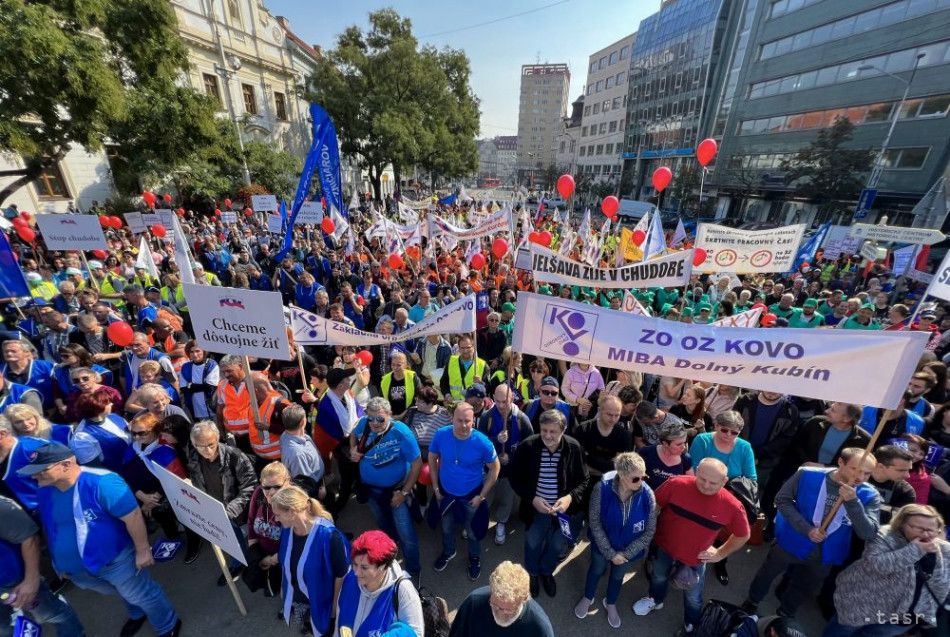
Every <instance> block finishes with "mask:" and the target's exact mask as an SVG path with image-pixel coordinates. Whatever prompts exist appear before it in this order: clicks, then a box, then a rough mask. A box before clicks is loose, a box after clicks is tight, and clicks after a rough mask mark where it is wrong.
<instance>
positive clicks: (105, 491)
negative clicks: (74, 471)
mask: <svg viewBox="0 0 950 637" xmlns="http://www.w3.org/2000/svg"><path fill="white" fill-rule="evenodd" d="M43 488H44V489H46V490H47V494H48V497H49V498H50V500H51V501H52V503H53V509H52V511H53V520H54V523H55V524H56V528H57V529H58V531H59V532H58V533H56V534H55V535H54V536H53V537H54V539H55V544H54V545H53V546H51V547H50V554H51V555H53V556H54V560H55V562H56V568H57V569H58V570H59V571H60V572H61V573H81V572H83V571H85V570H86V566H85V564H83V561H82V557H80V555H79V546H78V544H77V543H76V521H75V519H74V518H73V491H74V490H75V489H76V485H73V486H72V488H70V489H67V490H66V491H60V490H59V489H57V488H56V487H43ZM99 506H101V507H102V509H103V510H104V511H108V512H109V514H110V515H112V516H113V517H115V518H121V517H124V516H126V515H128V514H129V513H131V512H132V511H134V510H135V509H136V508H137V507H138V502H137V501H136V499H135V496H134V495H132V491H131V490H130V489H129V487H128V485H127V484H126V483H125V481H124V480H122V478H120V477H119V475H118V474H115V473H110V474H108V475H105V476H103V477H102V479H101V480H100V481H99ZM88 541H90V542H94V541H95V538H93V537H90V538H89V540H88ZM131 544H132V541H131V539H130V540H129V545H130V546H131Z"/></svg>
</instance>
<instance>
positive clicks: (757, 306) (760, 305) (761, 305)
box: [752, 301, 766, 310]
mask: <svg viewBox="0 0 950 637" xmlns="http://www.w3.org/2000/svg"><path fill="white" fill-rule="evenodd" d="M765 307H766V306H765V303H763V302H762V301H759V302H758V303H756V304H754V305H753V306H752V309H753V310H764V309H765Z"/></svg>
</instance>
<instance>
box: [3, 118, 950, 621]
mask: <svg viewBox="0 0 950 637" xmlns="http://www.w3.org/2000/svg"><path fill="white" fill-rule="evenodd" d="M311 113H312V116H313V127H314V130H313V139H314V143H313V147H312V148H311V152H310V155H309V156H308V157H307V161H306V162H305V164H304V167H303V174H302V175H301V179H300V185H299V186H298V189H297V192H296V195H295V197H294V199H293V200H292V201H286V202H285V201H278V199H277V198H276V197H274V196H273V195H255V196H254V197H253V198H249V199H248V200H247V201H244V200H238V199H237V198H235V199H234V200H231V199H227V200H226V201H222V202H220V203H219V204H218V205H219V206H220V208H219V209H215V210H210V211H208V210H192V209H186V208H185V207H184V206H177V205H176V203H175V198H174V196H173V195H171V194H167V195H163V196H161V198H159V195H156V194H155V193H152V192H145V193H143V195H142V200H141V204H140V207H139V209H138V210H135V211H131V212H129V213H128V214H127V215H125V216H124V217H121V218H120V217H118V216H108V215H97V214H82V213H74V214H32V213H30V212H25V211H24V212H19V213H18V215H17V216H15V217H13V218H12V220H11V223H10V224H8V225H9V228H8V229H7V231H5V232H4V233H3V234H2V235H0V264H2V269H0V288H2V289H0V303H2V306H3V312H4V314H3V317H4V325H3V326H2V332H0V334H2V351H3V368H2V375H0V477H2V479H0V529H2V531H0V575H2V579H0V592H2V595H0V602H2V603H0V635H4V636H5V635H11V634H17V635H24V634H38V633H36V632H34V633H30V632H29V631H31V630H33V631H35V630H38V629H39V628H42V630H43V631H44V634H46V633H45V631H46V630H47V629H50V630H55V632H56V634H57V635H60V636H63V635H69V636H74V635H84V634H92V633H91V632H88V629H85V628H84V627H83V620H82V619H81V617H80V616H81V615H82V614H83V608H82V604H84V603H85V604H88V603H89V601H88V600H89V599H91V597H90V595H100V596H101V595H105V596H111V597H117V598H121V600H122V602H123V604H124V608H125V609H126V610H127V616H122V617H108V619H107V621H108V622H109V626H110V628H109V630H110V631H111V632H112V633H114V632H116V631H118V632H119V634H121V635H123V636H126V637H128V636H131V635H134V634H136V633H138V631H139V630H140V629H142V627H143V626H144V624H146V623H148V624H149V625H150V627H151V630H152V631H153V632H154V634H156V635H162V636H172V635H179V634H189V632H188V631H189V620H188V618H187V616H186V615H185V612H184V611H185V608H186V607H187V606H188V604H190V602H189V600H188V599H186V598H184V596H182V595H180V594H179V593H178V592H177V591H176V588H175V587H174V586H169V585H168V581H169V580H168V579H165V580H163V582H164V583H163V582H159V578H157V577H153V575H152V573H153V572H156V571H162V572H166V573H172V574H174V575H173V576H174V578H179V577H180V578H184V579H189V580H196V579H200V580H201V581H202V582H204V580H207V582H205V583H204V584H202V586H204V585H207V586H208V587H211V588H209V590H211V589H213V588H216V586H215V579H216V580H217V582H216V584H217V586H220V587H227V590H228V591H229V594H230V596H231V597H232V598H233V601H234V604H235V606H236V608H237V611H235V612H238V613H240V614H241V615H245V614H247V612H248V610H249V609H250V610H252V611H253V610H254V609H258V608H260V607H261V606H263V605H266V608H267V612H268V613H269V614H270V616H271V619H272V622H273V624H274V629H275V630H277V629H281V628H280V626H281V625H286V626H289V627H290V628H289V629H286V630H292V631H293V632H295V633H297V634H301V633H302V634H313V635H339V636H340V637H352V636H353V635H363V636H371V635H373V636H375V635H379V636H387V637H399V636H403V635H405V636H409V637H411V636H415V637H425V636H427V635H429V636H432V637H439V636H448V635H452V636H454V637H462V636H466V635H475V634H476V633H478V636H479V637H484V635H486V634H487V635H541V636H548V635H555V634H558V633H559V632H560V631H561V630H564V631H566V630H567V628H566V625H564V624H563V621H565V620H564V619H563V618H562V619H561V620H560V621H558V622H553V623H552V621H551V620H550V619H549V618H548V615H549V614H552V613H553V612H554V611H553V609H554V604H553V603H552V600H553V599H555V598H557V600H558V604H559V605H560V606H563V607H566V608H568V609H569V611H568V614H569V615H570V616H571V617H569V618H568V619H567V620H566V621H569V622H572V625H576V626H584V627H585V628H586V626H588V625H589V626H594V627H595V629H598V630H599V629H601V628H602V627H603V625H604V624H606V625H607V626H609V627H610V628H611V629H618V628H620V627H621V626H625V627H628V628H630V627H632V628H633V630H649V626H650V625H651V624H649V623H648V622H650V621H653V619H654V618H656V617H660V616H665V617H668V618H670V619H669V621H670V623H671V624H670V625H674V624H675V625H676V626H677V629H676V630H677V631H678V633H677V634H693V635H700V636H707V635H708V636H711V635H729V634H739V635H759V634H768V635H805V634H808V635H815V636H817V635H820V634H824V635H830V636H836V635H858V634H860V635H872V634H873V635H885V634H886V635H902V634H908V635H946V634H950V633H948V632H945V631H947V630H950V628H948V622H950V615H948V608H950V606H948V604H947V596H948V592H950V543H948V542H947V541H946V538H947V535H946V525H945V520H946V519H947V516H948V514H950V484H948V483H950V379H948V362H950V312H948V307H950V274H948V273H950V263H948V260H950V258H945V259H944V260H943V262H942V263H940V264H939V265H937V264H936V263H935V260H936V259H932V258H931V256H930V245H931V244H933V243H936V241H937V240H939V239H942V235H940V237H936V236H935V234H934V233H936V234H939V231H937V230H929V231H927V232H924V230H921V229H906V230H904V231H900V232H898V231H894V230H892V229H890V228H889V227H887V226H883V225H880V226H870V227H860V228H857V230H856V231H855V233H854V234H850V235H849V234H848V233H846V232H844V231H841V230H836V229H832V228H831V225H830V224H826V225H824V226H822V227H819V228H815V229H809V228H806V225H805V224H795V225H790V226H782V227H777V228H772V229H744V228H733V227H729V226H725V225H718V224H715V223H704V222H700V223H699V224H698V226H697V227H695V228H694V230H693V231H692V233H688V232H687V231H686V230H685V229H684V228H683V223H682V220H681V219H673V220H672V223H665V221H666V222H669V219H667V220H664V219H663V216H662V214H661V212H660V210H659V209H658V208H655V209H654V210H653V212H652V213H647V215H646V216H645V217H644V218H642V219H640V220H639V222H631V221H623V220H622V219H620V218H619V217H618V215H617V210H616V206H615V205H614V204H615V203H616V198H614V197H607V198H605V200H604V204H603V208H602V211H603V213H604V219H603V220H597V219H596V218H595V219H592V214H591V211H587V212H586V214H584V216H583V219H581V220H579V219H577V218H575V217H574V216H573V215H572V214H571V212H570V210H569V209H565V210H561V209H558V208H557V207H554V208H550V209H548V208H546V207H545V206H543V205H542V206H540V207H539V208H538V209H537V210H534V209H531V210H529V207H528V205H527V203H526V201H525V200H524V199H525V198H524V197H523V195H519V193H517V192H515V193H512V194H511V195H510V196H507V197H504V198H498V199H495V198H493V197H487V196H480V197H469V196H468V195H467V193H466V192H465V190H464V188H462V189H460V190H458V191H453V192H451V193H450V195H449V196H443V197H441V198H440V197H439V196H434V197H432V198H431V200H422V201H412V200H410V199H409V198H397V199H392V200H388V201H385V202H380V201H374V200H373V199H372V198H371V197H368V196H366V195H365V194H364V193H359V192H352V193H350V192H344V189H343V187H342V185H341V181H340V178H339V170H340V169H339V157H338V156H337V154H336V149H337V141H336V136H335V133H333V126H332V123H331V122H330V121H329V117H328V116H326V113H325V112H323V111H322V109H321V108H320V107H319V106H316V105H314V106H313V107H312V111H311ZM564 177H570V175H565V176H564ZM564 177H562V179H561V180H559V181H558V192H559V194H560V195H562V196H563V197H564V198H565V199H569V198H570V197H571V195H572V193H573V179H564ZM314 180H316V181H317V182H319V183H320V185H321V190H322V198H321V196H319V195H317V194H316V193H314V192H313V191H312V187H311V183H312V182H313V181H314ZM611 199H612V200H613V201H610V200H611ZM156 206H164V207H163V208H156ZM597 215H599V212H598V213H595V214H594V216H595V217H596V216H597ZM624 224H626V225H624ZM666 225H669V226H670V227H669V228H667V227H666ZM674 226H675V230H674ZM911 230H915V232H911ZM852 237H853V238H854V240H852ZM908 246H909V247H908ZM865 253H867V254H873V255H874V256H876V255H878V254H883V255H884V256H883V257H881V258H866V257H863V256H861V255H862V254H865ZM915 272H916V273H917V274H916V275H912V273H915ZM363 520H370V521H371V522H370V523H368V524H366V523H364V522H363ZM460 541H461V542H462V545H460V544H459V542H460ZM463 547H464V555H460V554H459V553H460V552H461V551H462V550H463ZM503 551H509V553H507V554H505V555H510V556H511V557H512V559H504V560H502V559H500V556H501V555H502V554H503V553H502V552H503ZM212 559H213V561H212ZM199 560H205V561H204V562H202V563H204V564H205V565H206V566H207V565H210V566H207V568H206V569H205V570H197V569H196V568H194V566H193V565H195V564H197V563H199V562H198V561H199ZM730 562H731V563H730ZM737 563H741V564H743V565H744V566H743V568H748V570H749V572H750V573H754V575H753V576H752V577H751V578H744V579H743V580H742V581H741V583H740V582H738V581H737V580H736V578H734V577H731V576H730V569H733V573H735V566H734V565H736V564H737ZM568 568H575V569H580V570H579V571H577V577H574V576H566V575H565V572H566V571H567V569H568ZM447 569H450V570H449V571H448V573H446V570H447ZM208 570H213V571H214V573H213V574H212V575H210V576H209V574H208ZM452 572H457V573H458V574H459V575H460V579H461V580H463V581H465V582H467V583H468V584H470V586H469V587H468V588H464V587H463V589H462V590H459V589H458V587H457V586H455V585H453V587H449V586H447V585H445V584H443V582H446V581H448V579H446V578H448V577H449V573H452ZM604 575H607V577H606V583H604V582H603V581H602V580H604V579H605V578H604ZM453 581H454V580H453ZM486 585H487V586H488V588H489V589H490V592H484V591H481V590H480V587H482V586H486ZM671 585H672V588H673V589H676V590H675V591H672V592H671V591H670V586H671ZM222 590H224V589H222ZM499 591H506V592H504V593H500V592H499ZM678 591H682V595H680V594H679V592H678ZM671 593H672V594H671ZM497 595H502V597H499V598H497V599H503V600H507V601H506V602H505V603H506V604H507V606H506V605H504V604H502V603H501V602H498V601H497V599H496V596H497ZM447 598H449V599H452V600H455V601H453V602H452V603H448V602H447V601H446V599H447ZM486 600H487V601H486ZM665 605H666V606H669V607H668V608H664V606H665ZM878 609H887V612H888V613H891V612H894V613H901V614H904V613H910V614H911V615H912V616H913V617H914V618H915V619H914V620H913V621H912V622H908V623H904V622H903V620H900V621H897V622H893V623H888V622H883V621H882V622H872V621H871V620H870V619H867V620H864V619H861V618H863V617H870V616H871V615H870V614H872V613H874V612H878ZM229 611H230V609H223V608H222V609H220V612H221V613H227V612H229ZM649 615H653V618H649V617H648V616H649ZM902 617H903V615H902ZM101 621H106V620H101ZM240 621H241V619H240V618H238V619H237V622H238V623H237V624H231V626H232V627H233V626H240ZM763 621H764V622H765V623H763ZM585 622H586V624H585ZM871 625H873V626H875V627H880V626H882V625H886V626H887V627H888V629H889V630H890V629H893V630H890V632H871V631H869V630H864V628H866V627H867V626H871ZM479 626H481V627H482V628H478V627H479ZM576 626H575V627H576ZM232 629H233V628H229V629H228V630H232ZM760 629H761V631H762V632H760ZM238 630H240V629H238ZM281 630H284V629H281ZM780 630H781V631H785V632H780ZM14 631H15V632H14ZM493 631H494V632H493ZM862 631H863V632H862ZM654 632H657V631H656V630H654ZM192 634H193V633H192ZM239 634H240V633H239ZM288 634H289V633H288Z"/></svg>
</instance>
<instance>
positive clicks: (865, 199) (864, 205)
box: [854, 188, 877, 219]
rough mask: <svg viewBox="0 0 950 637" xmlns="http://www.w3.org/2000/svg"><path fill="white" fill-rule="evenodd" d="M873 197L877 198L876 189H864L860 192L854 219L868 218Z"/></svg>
mask: <svg viewBox="0 0 950 637" xmlns="http://www.w3.org/2000/svg"><path fill="white" fill-rule="evenodd" d="M875 197H877V188H865V189H864V190H862V191H861V196H860V197H858V205H857V206H856V207H855V210H854V218H855V219H864V218H865V217H867V216H868V212H869V211H870V210H871V204H873V203H874V198H875Z"/></svg>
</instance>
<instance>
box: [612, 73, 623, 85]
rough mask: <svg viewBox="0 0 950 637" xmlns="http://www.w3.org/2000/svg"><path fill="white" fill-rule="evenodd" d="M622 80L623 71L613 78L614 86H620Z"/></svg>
mask: <svg viewBox="0 0 950 637" xmlns="http://www.w3.org/2000/svg"><path fill="white" fill-rule="evenodd" d="M623 78H624V73H623V71H621V72H620V73H617V77H616V78H614V84H616V85H617V86H620V85H621V84H623Z"/></svg>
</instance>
